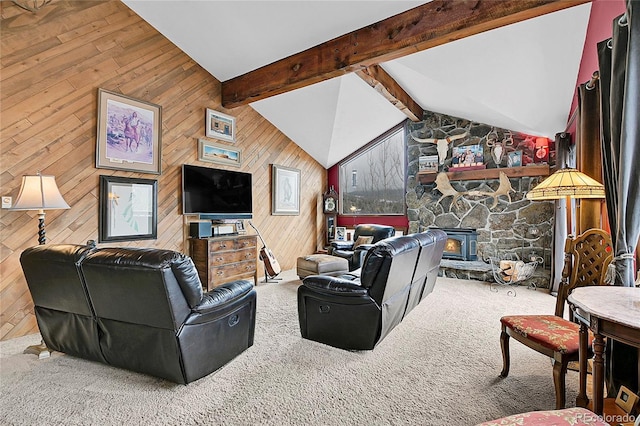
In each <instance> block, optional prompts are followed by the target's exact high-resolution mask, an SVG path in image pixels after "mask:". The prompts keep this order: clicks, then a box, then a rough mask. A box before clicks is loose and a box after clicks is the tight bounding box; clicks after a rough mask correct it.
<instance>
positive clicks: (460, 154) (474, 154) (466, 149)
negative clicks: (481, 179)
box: [451, 144, 484, 167]
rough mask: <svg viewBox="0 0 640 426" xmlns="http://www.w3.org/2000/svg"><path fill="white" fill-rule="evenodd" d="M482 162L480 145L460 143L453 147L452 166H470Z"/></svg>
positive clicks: (482, 156)
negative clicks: (460, 144)
mask: <svg viewBox="0 0 640 426" xmlns="http://www.w3.org/2000/svg"><path fill="white" fill-rule="evenodd" d="M482 164H484V155H483V149H482V145H480V144H477V145H462V146H455V147H453V157H452V159H451V165H452V166H453V167H471V166H480V165H482Z"/></svg>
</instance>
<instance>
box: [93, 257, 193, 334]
mask: <svg viewBox="0 0 640 426" xmlns="http://www.w3.org/2000/svg"><path fill="white" fill-rule="evenodd" d="M82 272H83V274H84V276H85V279H86V283H87V289H88V291H89V295H90V297H91V299H92V301H93V304H94V307H95V311H96V315H97V316H98V317H99V318H105V319H109V320H115V321H120V322H126V323H131V324H140V325H147V326H152V327H159V328H165V329H173V330H177V329H178V328H179V327H180V326H181V325H182V323H183V322H184V320H185V319H186V318H187V316H188V315H189V314H190V312H191V307H192V306H195V305H196V304H197V303H198V302H199V301H200V300H201V299H202V294H203V293H202V287H201V285H200V280H199V279H198V278H197V272H195V267H194V266H193V262H192V261H191V259H190V258H189V257H187V256H185V255H184V254H181V253H178V252H174V251H170V250H159V249H142V248H103V249H99V250H96V251H95V252H93V253H91V254H90V255H89V256H87V258H86V259H85V261H84V262H83V263H82Z"/></svg>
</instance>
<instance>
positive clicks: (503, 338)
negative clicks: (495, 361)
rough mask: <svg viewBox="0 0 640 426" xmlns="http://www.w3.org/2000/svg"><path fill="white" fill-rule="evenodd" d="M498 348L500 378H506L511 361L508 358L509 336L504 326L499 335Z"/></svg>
mask: <svg viewBox="0 0 640 426" xmlns="http://www.w3.org/2000/svg"><path fill="white" fill-rule="evenodd" d="M500 348H501V349H502V372H501V373H500V377H507V376H508V375H509V366H510V364H511V359H510V357H509V335H508V334H507V331H506V330H505V328H504V326H503V327H502V333H500Z"/></svg>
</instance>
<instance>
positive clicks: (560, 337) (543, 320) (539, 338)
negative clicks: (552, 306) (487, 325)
mask: <svg viewBox="0 0 640 426" xmlns="http://www.w3.org/2000/svg"><path fill="white" fill-rule="evenodd" d="M500 322H501V323H502V324H503V325H504V326H506V327H507V328H510V329H512V330H513V331H515V332H516V333H518V334H520V335H522V336H523V337H526V338H528V339H529V340H531V341H534V342H536V343H539V344H540V345H542V346H544V347H545V348H548V349H551V350H552V351H554V352H560V353H563V354H567V353H574V352H576V353H577V352H578V349H579V347H580V341H579V331H580V326H579V325H578V324H576V323H574V322H571V321H568V320H566V319H564V318H560V317H558V316H555V315H508V316H504V317H502V318H500ZM592 341H593V334H591V333H589V346H591V342H592Z"/></svg>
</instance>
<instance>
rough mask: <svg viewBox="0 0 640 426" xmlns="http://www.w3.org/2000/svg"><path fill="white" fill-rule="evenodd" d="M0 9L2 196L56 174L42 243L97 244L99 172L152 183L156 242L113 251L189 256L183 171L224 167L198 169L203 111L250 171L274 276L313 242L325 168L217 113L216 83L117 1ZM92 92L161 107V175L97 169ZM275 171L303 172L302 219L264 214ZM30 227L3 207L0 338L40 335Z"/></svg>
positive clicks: (263, 130)
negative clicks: (26, 258)
mask: <svg viewBox="0 0 640 426" xmlns="http://www.w3.org/2000/svg"><path fill="white" fill-rule="evenodd" d="M0 8H1V9H0V15H1V17H2V20H1V21H0V25H1V26H0V31H1V32H2V40H1V45H0V48H1V55H2V56H1V69H0V74H1V80H0V85H1V87H0V89H1V95H0V96H1V98H0V101H1V106H0V107H1V110H0V112H1V116H0V117H1V118H0V120H1V128H0V132H1V133H0V135H1V139H0V186H1V194H0V195H11V196H13V197H14V200H15V197H16V196H17V193H18V189H19V186H20V182H21V177H22V176H23V175H25V174H35V173H36V172H37V171H41V172H42V173H43V174H51V175H54V176H55V177H56V181H57V183H58V186H59V187H60V190H61V192H62V194H63V196H64V198H65V200H66V201H67V203H69V205H70V206H71V209H70V210H52V211H49V212H47V215H46V230H47V244H56V243H77V244H82V243H84V242H86V241H87V240H90V239H93V240H97V239H98V182H99V176H100V175H117V176H125V177H143V178H151V179H158V187H159V194H158V238H157V240H153V241H151V240H146V241H136V242H127V243H121V244H119V245H122V246H136V247H158V248H167V249H173V250H179V251H186V250H187V248H186V247H187V246H186V245H185V241H186V238H187V233H186V226H185V218H183V216H182V215H181V214H180V211H181V205H180V203H181V199H180V166H181V165H182V164H183V163H188V164H199V165H203V166H211V167H224V166H217V165H212V164H211V163H200V162H199V161H197V140H198V138H202V137H204V133H205V129H204V125H205V109H206V108H213V109H216V110H219V111H222V112H224V113H227V114H230V115H233V116H235V117H236V118H237V122H236V124H237V142H236V146H237V147H239V148H240V149H242V155H243V164H242V166H241V168H240V170H242V171H246V172H250V173H252V174H253V182H254V188H253V196H254V220H253V222H254V224H255V225H256V226H257V227H258V228H259V229H260V231H261V233H262V235H263V237H264V238H265V239H266V240H267V243H268V245H269V248H271V250H272V251H273V252H274V254H275V255H276V257H277V258H278V261H279V262H280V264H281V265H282V267H283V269H290V268H293V267H295V259H296V257H297V256H299V255H300V254H301V253H313V251H314V250H315V249H316V247H319V246H320V245H321V244H322V232H321V229H319V228H318V227H319V225H320V224H321V223H322V220H321V216H322V213H321V211H320V207H319V206H320V204H319V200H320V199H321V194H322V192H323V191H324V190H325V189H326V185H327V184H326V182H327V171H326V170H325V169H324V168H323V167H322V166H321V165H320V164H318V163H317V162H316V161H315V160H313V159H312V158H311V157H310V156H309V155H307V154H306V153H305V152H304V151H303V150H302V149H301V148H299V147H298V146H297V145H295V144H294V143H293V142H292V141H291V140H290V139H288V138H287V137H286V136H285V135H284V134H282V133H281V132H280V131H278V130H277V129H276V128H275V127H273V126H272V125H271V124H270V123H269V122H268V121H267V120H265V119H264V118H263V117H262V116H260V115H259V114H258V113H257V112H256V111H254V110H253V109H252V108H251V107H240V108H236V109H232V110H225V109H222V107H221V99H220V82H218V81H217V80H216V79H215V78H213V77H212V76H211V75H210V74H208V73H207V72H206V71H205V70H203V69H202V68H201V67H200V66H198V65H197V64H196V63H194V61H193V60H191V59H190V58H189V57H188V56H187V55H186V54H184V53H183V52H182V51H181V50H180V49H178V48H177V47H176V46H175V45H173V44H172V43H171V42H170V41H169V40H167V39H166V38H165V37H164V36H162V35H161V34H159V33H158V32H157V31H156V30H155V29H153V28H152V27H151V26H150V25H148V24H147V23H146V22H145V21H143V20H142V19H141V18H140V17H138V16H137V15H136V14H135V13H134V12H133V11H131V10H130V9H129V8H127V7H126V6H125V5H124V4H123V3H121V2H120V1H62V0H54V1H53V2H52V3H51V4H49V5H47V6H46V7H45V8H43V9H42V10H40V11H39V12H37V13H35V14H33V13H30V12H27V11H24V10H22V9H19V8H18V7H16V6H14V5H13V3H12V2H10V1H2V2H1V3H0ZM98 88H103V89H106V90H110V91H114V92H118V93H122V94H125V95H127V96H131V97H134V98H137V99H141V100H145V101H148V102H152V103H155V104H159V105H161V106H162V108H163V109H162V115H163V120H162V121H163V122H162V174H161V175H160V176H157V175H151V174H140V173H132V172H127V171H113V170H106V169H96V168H95V144H96V121H97V120H96V114H97V91H98ZM274 163H275V164H279V165H283V166H287V167H295V168H298V169H300V170H301V171H302V188H301V193H302V194H301V213H300V215H299V216H271V214H270V210H271V189H270V182H271V179H270V173H271V165H272V164H274ZM37 223H38V220H37V214H36V213H35V212H13V211H7V210H1V211H0V227H1V228H0V236H1V243H0V251H1V253H0V274H1V275H0V277H1V280H0V339H2V340H6V339H9V338H12V337H17V336H22V335H25V334H30V333H34V332H37V325H36V322H35V317H34V315H33V304H32V301H31V297H30V295H29V292H28V288H27V286H26V282H25V280H24V277H23V274H22V270H21V268H20V264H19V256H20V253H21V252H22V250H24V249H25V248H27V247H29V246H32V245H36V244H37ZM247 229H248V233H253V229H251V228H250V227H248V226H247ZM105 245H106V244H105ZM111 245H112V246H113V245H114V244H111ZM260 269H262V268H260Z"/></svg>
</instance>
